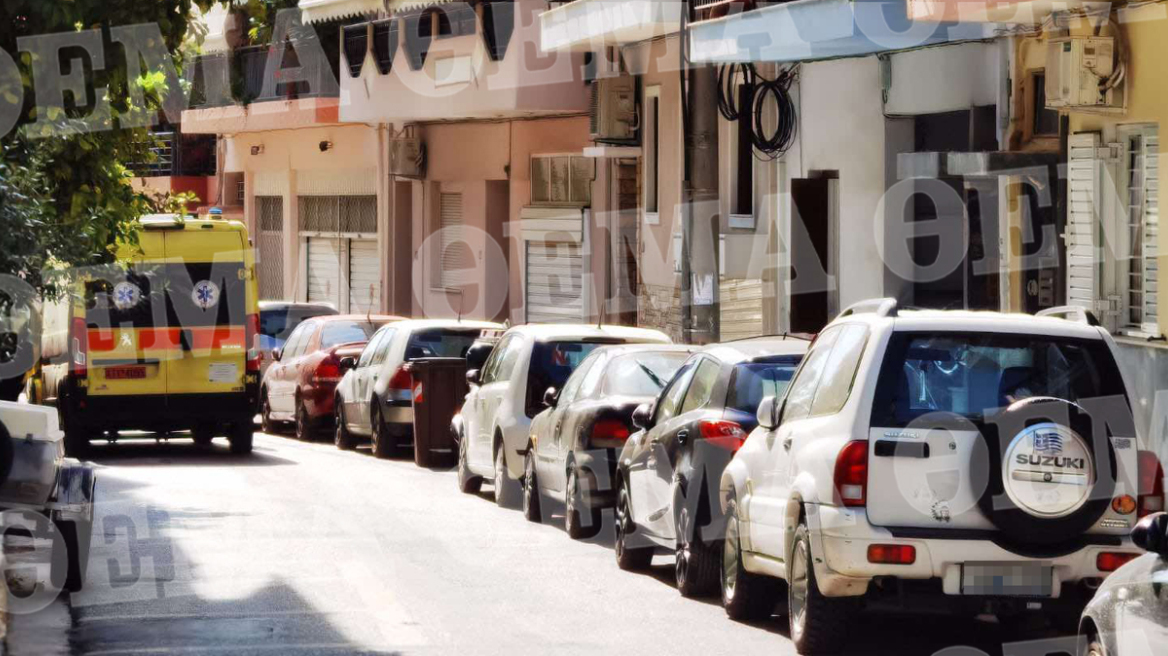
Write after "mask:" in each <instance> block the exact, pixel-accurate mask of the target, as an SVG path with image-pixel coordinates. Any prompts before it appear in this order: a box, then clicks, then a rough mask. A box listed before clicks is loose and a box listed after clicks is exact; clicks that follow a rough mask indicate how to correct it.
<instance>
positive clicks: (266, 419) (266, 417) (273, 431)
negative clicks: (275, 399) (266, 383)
mask: <svg viewBox="0 0 1168 656" xmlns="http://www.w3.org/2000/svg"><path fill="white" fill-rule="evenodd" d="M260 398H261V399H262V400H261V401H260V429H262V430H263V431H264V432H265V433H267V434H268V435H279V434H280V432H281V429H282V426H280V424H279V423H278V422H276V420H274V419H272V402H271V400H270V399H269V398H268V390H267V389H264V390H263V391H262V392H260Z"/></svg>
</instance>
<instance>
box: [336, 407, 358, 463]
mask: <svg viewBox="0 0 1168 656" xmlns="http://www.w3.org/2000/svg"><path fill="white" fill-rule="evenodd" d="M336 407H337V419H336V421H337V430H336V433H335V434H334V435H333V444H335V445H336V446H337V448H338V449H340V450H341V451H352V450H353V449H355V448H357V443H356V441H355V440H354V439H353V434H352V433H350V432H349V427H348V426H346V425H345V409H344V408H343V407H342V406H341V400H340V399H337V401H336Z"/></svg>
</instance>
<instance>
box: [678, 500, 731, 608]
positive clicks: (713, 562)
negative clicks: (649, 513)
mask: <svg viewBox="0 0 1168 656" xmlns="http://www.w3.org/2000/svg"><path fill="white" fill-rule="evenodd" d="M697 533H698V529H697V527H696V526H694V523H693V519H692V514H691V513H690V511H689V508H685V507H683V508H682V509H681V512H679V513H678V514H677V549H676V554H677V555H676V557H675V558H676V559H675V562H674V567H673V574H674V580H675V581H676V582H677V591H678V592H680V593H681V596H683V597H690V598H696V597H705V596H708V595H712V594H714V592H715V590H717V587H718V567H719V565H721V563H720V562H719V559H718V557H719V556H720V555H721V550H720V549H718V548H717V547H719V546H721V545H720V544H718V543H714V544H706V543H705V542H702V541H701V539H698V536H697Z"/></svg>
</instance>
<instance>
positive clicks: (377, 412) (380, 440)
mask: <svg viewBox="0 0 1168 656" xmlns="http://www.w3.org/2000/svg"><path fill="white" fill-rule="evenodd" d="M369 423H370V426H369V428H370V434H371V435H372V436H373V455H374V456H376V457H377V458H379V459H381V460H385V459H386V458H388V457H390V456H391V455H393V445H391V444H390V440H391V439H392V438H391V437H390V436H389V434H388V433H387V432H386V430H385V422H383V421H382V420H381V406H380V405H378V402H377V401H374V402H373V410H372V411H371V412H370V414H369Z"/></svg>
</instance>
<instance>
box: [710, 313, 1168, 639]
mask: <svg viewBox="0 0 1168 656" xmlns="http://www.w3.org/2000/svg"><path fill="white" fill-rule="evenodd" d="M1046 314H1049V315H1052V316H1039V317H1033V316H1025V315H1007V314H999V313H990V312H952V311H904V312H898V311H897V306H896V301H894V300H891V299H884V300H879V301H869V302H866V303H861V304H858V305H856V306H853V307H851V308H849V309H848V310H845V311H844V313H843V314H841V315H840V317H839V318H838V319H837V320H836V321H834V322H833V323H832V324H831V325H829V326H828V327H827V328H826V329H824V331H823V332H822V333H820V334H819V336H818V338H817V339H816V341H815V343H814V344H813V345H812V347H811V350H810V351H809V353H808V355H807V357H806V358H805V359H804V361H803V364H802V366H801V367H800V369H799V371H798V372H797V373H796V374H795V378H794V379H793V380H792V382H791V384H790V386H789V387H788V388H787V392H786V395H785V396H784V397H783V399H782V400H781V401H780V400H776V399H775V398H774V397H768V398H767V399H764V400H763V402H762V403H761V404H760V406H759V409H758V418H759V424H760V425H759V428H757V429H756V430H755V431H754V432H753V433H751V435H750V437H749V438H748V439H747V441H746V443H745V444H744V445H743V446H742V448H741V449H740V450H739V451H738V454H737V456H736V457H735V459H734V460H733V461H732V462H731V464H730V465H729V466H728V467H727V469H726V471H725V473H724V475H723V476H722V480H721V485H720V494H721V502H722V506H723V509H724V510H725V512H726V514H727V527H726V540H725V549H724V554H723V558H724V566H723V574H722V597H723V603H724V605H725V607H726V610H727V613H728V614H729V615H730V616H731V617H733V618H746V617H750V616H754V617H758V616H760V615H762V616H769V615H770V614H771V611H772V610H773V608H774V606H775V603H776V602H777V601H779V598H780V596H781V590H782V586H779V585H776V583H777V581H775V579H781V580H784V581H786V582H788V585H787V586H786V587H787V601H788V603H789V608H788V615H789V618H790V624H791V639H792V640H793V641H794V643H795V645H796V648H797V649H798V650H799V651H800V652H801V653H821V652H825V651H830V650H832V649H835V648H838V647H839V646H840V644H839V643H840V642H841V641H842V640H843V639H844V638H845V637H846V636H847V634H848V628H849V627H850V626H851V625H850V624H849V623H848V620H849V618H850V615H851V613H853V612H854V611H856V610H858V609H860V608H861V607H862V606H863V605H864V603H865V602H868V601H881V602H890V603H891V602H895V603H901V604H907V603H909V601H908V600H913V599H919V600H923V601H924V603H926V604H928V605H929V606H930V607H933V608H936V607H938V606H944V605H949V606H951V607H952V608H951V610H952V611H953V612H967V613H969V614H970V615H971V616H972V615H976V614H985V613H993V614H996V615H997V616H998V617H999V619H1001V620H1003V621H1007V622H1011V621H1013V620H1014V619H1020V618H1025V617H1026V616H1027V614H1029V613H1040V614H1042V615H1043V616H1045V617H1048V618H1052V619H1054V620H1056V621H1058V622H1059V624H1060V625H1061V626H1063V627H1074V626H1075V625H1076V624H1077V620H1078V616H1079V613H1080V612H1081V611H1082V608H1083V607H1084V605H1086V603H1087V600H1088V599H1089V598H1090V595H1091V592H1092V591H1093V589H1094V588H1095V587H1097V586H1098V585H1099V583H1100V582H1101V581H1102V579H1103V578H1104V577H1106V576H1107V575H1108V573H1109V570H1112V569H1114V568H1115V567H1114V566H1113V565H1114V564H1115V563H1118V562H1121V561H1122V560H1123V559H1124V558H1126V557H1128V555H1130V554H1134V553H1139V551H1138V549H1136V548H1135V547H1134V546H1133V545H1132V542H1131V540H1130V538H1129V537H1128V532H1129V531H1130V530H1131V528H1132V527H1133V526H1134V525H1135V522H1136V520H1137V517H1139V516H1140V515H1141V514H1143V513H1146V512H1151V511H1156V510H1160V509H1161V508H1162V507H1163V504H1164V499H1163V486H1162V485H1154V484H1153V481H1155V480H1156V478H1157V477H1162V472H1161V471H1160V468H1159V463H1158V461H1157V460H1156V458H1155V456H1154V455H1152V454H1151V453H1150V452H1146V451H1140V450H1139V441H1138V439H1137V436H1136V434H1135V428H1134V421H1133V418H1132V412H1131V407H1130V401H1129V397H1128V395H1127V390H1126V387H1125V384H1124V381H1123V378H1122V375H1121V373H1120V369H1119V366H1118V364H1117V362H1116V357H1115V345H1114V342H1113V341H1112V339H1111V337H1110V336H1109V335H1108V334H1107V332H1106V331H1105V330H1103V329H1102V328H1099V327H1098V326H1097V325H1094V321H1093V320H1092V319H1091V317H1090V316H1089V315H1087V314H1086V313H1085V312H1083V311H1081V310H1073V309H1070V308H1062V309H1058V310H1054V311H1048V312H1047V313H1046ZM1060 316H1061V317H1065V318H1059V317H1060ZM1141 470H1142V471H1141ZM1072 630H1073V628H1072Z"/></svg>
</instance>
